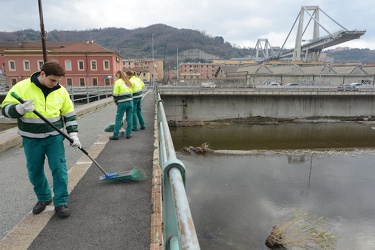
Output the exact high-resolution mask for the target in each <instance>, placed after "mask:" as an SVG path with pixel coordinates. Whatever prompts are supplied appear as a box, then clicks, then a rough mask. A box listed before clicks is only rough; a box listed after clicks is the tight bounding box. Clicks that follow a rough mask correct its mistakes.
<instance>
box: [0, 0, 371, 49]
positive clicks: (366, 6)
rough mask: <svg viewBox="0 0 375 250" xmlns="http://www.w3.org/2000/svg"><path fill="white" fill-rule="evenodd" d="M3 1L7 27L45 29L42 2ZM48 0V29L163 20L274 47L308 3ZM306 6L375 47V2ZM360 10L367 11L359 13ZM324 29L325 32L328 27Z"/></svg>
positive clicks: (135, 24) (330, 25)
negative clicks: (263, 41) (374, 20)
mask: <svg viewBox="0 0 375 250" xmlns="http://www.w3.org/2000/svg"><path fill="white" fill-rule="evenodd" d="M0 4H1V6H2V12H3V14H2V22H1V23H0V30H1V31H16V30H21V29H28V28H32V29H34V30H38V29H39V28H40V22H39V15H38V14H39V12H38V4H37V2H36V1H29V0H19V1H7V0H0ZM42 4H43V6H42V7H43V17H44V25H45V29H46V30H47V31H50V30H54V29H57V30H87V29H94V28H106V27H121V28H126V29H135V28H139V27H147V26H149V25H152V24H156V23H163V24H166V25H169V26H172V27H175V28H186V29H194V30H199V31H204V33H206V34H207V35H211V36H222V37H223V38H224V39H225V41H228V42H230V43H231V44H236V45H238V46H241V47H255V45H256V42H257V40H258V39H259V38H267V39H268V40H269V42H270V44H271V45H272V46H282V44H283V43H284V41H285V40H286V38H287V36H288V33H289V32H291V29H292V27H293V24H294V23H295V22H296V19H297V17H298V14H299V12H300V9H301V7H302V4H301V1H299V0H284V1H272V0H263V1H249V0H237V1H223V0H216V1H213V0H199V1H198V0H191V1H188V2H181V1H170V0H168V1H167V0H160V1H157V2H155V1H152V0H145V1H141V2H140V1H135V0H130V1H126V2H124V1H120V0H107V1H102V0H81V1H75V0H65V1H46V0H44V1H42ZM303 4H304V6H319V7H320V9H321V10H323V11H324V12H325V13H326V14H327V15H329V16H330V18H332V19H334V20H335V21H336V22H337V23H339V24H340V25H341V26H343V27H345V28H347V29H349V30H366V34H365V35H364V36H362V37H361V38H360V39H359V40H355V41H351V42H347V43H344V44H341V45H339V46H341V47H358V48H371V49H375V32H374V31H373V29H372V23H371V22H370V20H372V17H373V14H374V13H375V10H373V1H371V0H363V1H356V2H353V1H350V0H341V1H324V0H318V1H312V0H307V1H305V2H304V3H303ZM15 10H17V11H16V12H15ZM355 13H361V15H360V16H358V17H356V15H355ZM320 17H321V22H322V24H323V26H325V27H326V28H328V30H330V31H331V32H335V31H339V30H341V29H342V28H341V27H340V26H338V25H337V24H336V23H334V22H333V21H332V20H330V19H329V18H327V17H326V16H325V14H324V13H321V14H320ZM308 19H309V16H308V15H307V14H305V20H306V22H307V21H308ZM297 24H298V22H297ZM297 24H296V25H297ZM295 28H296V27H295ZM321 33H322V34H321V35H324V34H325V31H324V30H322V31H321ZM289 39H290V42H289V43H287V45H288V46H289V47H291V46H293V43H294V40H295V35H294V36H292V35H291V36H290V38H289Z"/></svg>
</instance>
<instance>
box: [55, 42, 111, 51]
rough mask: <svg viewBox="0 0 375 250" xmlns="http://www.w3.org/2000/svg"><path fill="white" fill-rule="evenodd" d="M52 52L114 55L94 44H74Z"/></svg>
mask: <svg viewBox="0 0 375 250" xmlns="http://www.w3.org/2000/svg"><path fill="white" fill-rule="evenodd" d="M53 52H57V53H62V52H64V53H82V52H83V53H84V52H90V53H93V52H96V53H114V52H113V51H111V50H109V49H106V48H103V47H102V46H100V45H98V44H96V43H94V42H76V43H73V44H71V45H68V46H66V47H63V48H55V49H53Z"/></svg>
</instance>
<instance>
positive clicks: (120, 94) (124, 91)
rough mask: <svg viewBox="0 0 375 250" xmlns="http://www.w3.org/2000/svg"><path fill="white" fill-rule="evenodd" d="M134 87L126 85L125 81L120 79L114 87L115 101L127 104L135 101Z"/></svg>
mask: <svg viewBox="0 0 375 250" xmlns="http://www.w3.org/2000/svg"><path fill="white" fill-rule="evenodd" d="M132 96H133V94H132V87H128V86H127V85H126V84H125V81H124V79H122V78H119V79H117V80H116V81H115V85H114V86H113V100H114V101H115V102H116V103H117V102H126V101H132V100H133V97H132Z"/></svg>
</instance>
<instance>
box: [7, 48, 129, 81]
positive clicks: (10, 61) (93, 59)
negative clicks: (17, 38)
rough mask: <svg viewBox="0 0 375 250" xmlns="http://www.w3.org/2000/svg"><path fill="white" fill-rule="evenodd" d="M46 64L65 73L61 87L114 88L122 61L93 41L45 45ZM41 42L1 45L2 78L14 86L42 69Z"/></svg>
mask: <svg viewBox="0 0 375 250" xmlns="http://www.w3.org/2000/svg"><path fill="white" fill-rule="evenodd" d="M46 50H47V60H48V61H57V62H58V63H60V65H62V66H63V68H64V69H65V77H63V78H62V80H61V82H60V84H61V85H62V86H105V85H107V86H108V85H113V82H114V77H115V74H116V71H117V70H121V69H122V60H123V58H122V57H121V56H120V55H118V54H116V53H115V52H113V51H110V50H108V49H106V48H103V47H102V46H100V45H98V44H96V43H94V42H93V41H87V42H46ZM43 63H44V62H43V50H42V44H41V42H0V75H2V76H3V77H5V78H6V84H7V85H8V86H13V85H14V84H16V83H17V82H19V81H20V80H23V79H25V78H29V77H30V76H31V74H33V73H34V72H37V71H40V69H41V67H42V66H43Z"/></svg>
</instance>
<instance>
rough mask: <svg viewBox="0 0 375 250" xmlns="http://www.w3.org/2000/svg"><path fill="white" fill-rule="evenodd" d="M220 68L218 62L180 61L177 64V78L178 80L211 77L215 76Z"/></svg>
mask: <svg viewBox="0 0 375 250" xmlns="http://www.w3.org/2000/svg"><path fill="white" fill-rule="evenodd" d="M218 70H220V68H219V64H214V63H181V64H179V65H178V78H179V79H180V80H189V79H191V80H193V79H211V78H216V77H217V75H216V76H215V74H216V72H218Z"/></svg>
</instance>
